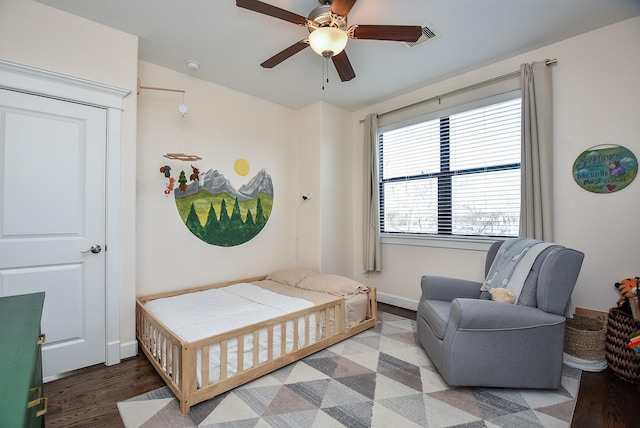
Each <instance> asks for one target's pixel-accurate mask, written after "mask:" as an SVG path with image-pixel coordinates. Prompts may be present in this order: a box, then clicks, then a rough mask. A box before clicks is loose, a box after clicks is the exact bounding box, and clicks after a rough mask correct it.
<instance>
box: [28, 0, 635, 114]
mask: <svg viewBox="0 0 640 428" xmlns="http://www.w3.org/2000/svg"><path fill="white" fill-rule="evenodd" d="M37 1H39V2H40V3H44V4H47V5H50V6H53V7H55V8H58V9H62V10H65V11H67V12H70V13H72V14H75V15H79V16H82V17H85V18H88V19H90V20H92V21H96V22H98V23H101V24H104V25H107V26H109V27H113V28H116V29H119V30H122V31H125V32H127V33H131V34H134V35H137V36H138V37H139V44H140V46H139V58H140V59H141V60H143V61H147V62H150V63H153V64H157V65H160V66H163V67H166V68H169V69H173V70H176V71H180V72H184V73H187V74H192V75H194V76H196V77H198V78H201V79H204V80H207V81H210V82H213V83H216V84H218V85H222V86H226V87H228V88H231V89H234V90H237V91H240V92H244V93H247V94H250V95H253V96H256V97H259V98H263V99H265V100H269V101H272V102H274V103H278V104H281V105H284V106H288V107H292V108H295V109H299V108H301V107H304V106H307V105H309V104H312V103H314V102H316V101H325V102H328V103H331V104H334V105H336V106H340V107H343V108H345V109H347V110H351V111H353V110H357V109H360V108H363V107H365V106H367V105H370V104H373V103H375V102H379V101H382V100H384V99H386V98H390V97H392V96H394V95H397V94H399V93H403V92H407V91H409V90H412V89H415V88H418V87H421V86H424V85H427V84H430V83H434V82H437V81H439V80H442V79H443V78H446V77H449V76H453V75H456V74H459V73H462V72H465V71H469V70H472V69H474V68H478V67H480V66H483V65H486V64H490V63H493V62H496V61H498V60H501V59H504V58H508V57H511V56H513V55H517V54H519V53H523V52H526V51H530V50H533V49H536V48H539V47H542V46H545V45H548V44H551V43H554V42H557V41H560V40H563V39H566V38H569V37H572V36H575V35H578V34H581V33H584V32H587V31H591V30H594V29H596V28H600V27H603V26H605V25H609V24H612V23H615V22H618V21H621V20H624V19H627V18H631V17H633V16H636V15H640V0H360V1H358V2H357V3H356V4H355V6H354V7H353V9H351V12H350V13H349V16H348V18H349V21H348V23H349V25H353V24H396V25H398V24H400V25H420V26H425V25H426V26H428V27H429V28H431V29H432V30H434V31H435V33H436V34H437V37H435V38H433V39H430V40H428V41H427V42H425V43H423V44H421V45H418V46H416V47H414V48H409V47H408V46H407V45H406V44H405V43H402V42H388V41H374V40H349V43H348V45H347V48H346V51H347V54H348V56H349V59H350V60H351V64H352V66H353V68H354V70H355V72H356V77H355V79H353V80H351V81H349V82H341V81H340V79H339V78H338V76H337V74H336V72H335V69H334V67H333V64H332V63H331V62H329V74H328V77H329V83H328V84H326V83H325V85H324V86H325V89H324V90H323V89H322V86H323V77H322V76H323V67H324V59H323V58H322V57H320V56H319V55H317V54H315V53H314V52H313V51H312V50H311V49H305V50H303V51H302V52H300V53H298V54H296V55H294V56H293V57H291V58H289V59H287V60H286V61H284V62H283V63H281V64H279V65H278V66H276V67H275V68H273V69H263V68H262V67H260V63H261V62H263V61H264V60H266V59H267V58H270V57H271V56H273V55H274V54H276V53H278V52H280V51H281V50H282V49H284V48H286V47H288V46H290V45H292V44H293V43H295V42H297V41H299V40H302V39H304V38H305V37H306V36H307V35H308V32H307V30H306V29H305V28H302V27H299V26H297V25H295V24H292V23H290V22H287V21H283V20H280V19H276V18H273V17H270V16H266V15H262V14H259V13H256V12H252V11H249V10H246V9H241V8H239V7H237V6H236V4H235V1H234V0H180V1H178V0H109V1H104V0H37ZM265 2H266V3H269V4H271V5H274V6H277V7H280V8H282V9H286V10H289V11H291V12H294V13H296V14H298V15H303V16H307V15H308V14H309V12H310V11H311V10H312V9H314V8H315V7H317V6H318V5H319V4H318V0H266V1H265ZM187 60H196V61H198V62H199V63H200V64H201V67H200V69H199V70H197V71H191V70H189V69H188V68H187V67H186V62H187ZM559 61H562V58H559ZM143 84H148V85H154V86H160V85H162V84H163V83H162V82H143Z"/></svg>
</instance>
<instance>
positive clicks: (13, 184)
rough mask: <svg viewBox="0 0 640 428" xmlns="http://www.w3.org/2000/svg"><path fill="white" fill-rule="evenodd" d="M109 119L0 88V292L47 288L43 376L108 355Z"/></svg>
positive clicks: (84, 107)
mask: <svg viewBox="0 0 640 428" xmlns="http://www.w3.org/2000/svg"><path fill="white" fill-rule="evenodd" d="M106 122H107V121H106V111H105V110H104V109H102V108H97V107H91V106H87V105H82V104H77V103H73V102H67V101H61V100H58V99H53V98H46V97H41V96H35V95H30V94H25V93H20V92H15V91H8V90H2V89H0V166H1V167H2V170H1V171H0V296H9V295H16V294H25V293H31V292H36V291H44V292H45V303H44V311H43V315H42V332H43V333H44V334H46V342H45V344H44V345H43V348H42V349H43V350H42V354H43V376H44V377H45V378H46V377H49V376H53V375H56V374H60V373H64V372H68V371H71V370H75V369H78V368H81V367H86V366H89V365H93V364H97V363H102V362H104V361H105V348H106V339H105V329H106V327H105V323H106V318H105V284H106V281H105V250H106V248H105V236H106V233H105V232H106V231H105V165H106V129H107V123H106ZM92 248H93V252H92V251H91V249H92ZM0 328H1V327H0Z"/></svg>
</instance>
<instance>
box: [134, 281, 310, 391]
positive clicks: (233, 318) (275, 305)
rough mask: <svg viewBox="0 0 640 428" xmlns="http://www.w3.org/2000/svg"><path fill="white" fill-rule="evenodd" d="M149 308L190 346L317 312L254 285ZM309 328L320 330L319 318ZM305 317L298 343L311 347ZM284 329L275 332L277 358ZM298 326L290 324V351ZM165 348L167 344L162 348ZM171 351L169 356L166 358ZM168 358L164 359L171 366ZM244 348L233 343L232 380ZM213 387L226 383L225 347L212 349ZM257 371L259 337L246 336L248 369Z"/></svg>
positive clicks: (264, 343)
mask: <svg viewBox="0 0 640 428" xmlns="http://www.w3.org/2000/svg"><path fill="white" fill-rule="evenodd" d="M145 306H146V308H147V309H148V310H149V311H150V312H151V313H153V314H154V315H155V317H156V318H157V319H158V320H160V321H161V322H162V323H163V324H165V325H166V326H167V327H168V328H169V329H171V331H173V332H174V333H175V334H177V335H178V336H179V337H180V338H181V339H183V340H184V341H187V342H194V341H197V340H200V339H205V338H208V337H211V336H215V335H218V334H221V333H225V332H228V331H231V330H234V329H236V328H241V327H244V326H247V325H251V324H254V323H257V322H262V321H266V320H269V319H272V318H276V317H279V316H282V315H285V314H288V313H293V312H296V311H299V310H303V309H307V308H310V307H313V306H314V304H313V303H312V302H309V301H307V300H304V299H300V298H295V297H290V296H284V295H281V294H278V293H274V292H272V291H269V290H265V289H264V288H260V287H256V286H254V285H252V284H248V283H240V284H234V285H230V286H227V287H223V288H214V289H210V290H206V291H200V292H195V293H187V294H181V295H178V296H173V297H167V298H162V299H156V300H152V301H150V302H148V303H147V304H146V305H145ZM309 324H310V325H311V326H315V316H314V315H313V314H312V315H311V316H310V317H309ZM305 330H306V327H305V318H304V317H300V318H299V320H298V343H299V344H300V345H303V344H305V343H304V342H305ZM309 330H310V334H309V340H310V343H314V342H315V328H313V327H312V328H310V329H309ZM280 336H281V334H280V329H279V328H274V329H273V357H274V358H275V357H278V356H279V355H280V350H281V337H280ZM293 337H294V336H293V322H292V321H289V322H287V332H286V350H287V352H290V351H291V350H292V349H293ZM162 345H163V346H162V348H163V349H164V347H165V345H164V344H162ZM259 348H260V354H259V359H258V361H259V362H261V363H262V362H265V361H267V357H268V355H267V352H268V340H267V329H266V328H264V329H262V330H260V334H259ZM165 352H166V350H165V351H163V354H165ZM166 357H167V355H166V354H165V355H163V361H166ZM237 357H238V348H237V341H236V339H231V340H229V341H228V342H227V375H228V376H231V375H233V374H236V373H237V370H238V358H237ZM209 361H210V364H209V383H214V382H217V381H218V380H220V346H219V345H215V346H210V347H209ZM201 366H202V358H201V355H198V359H197V380H198V387H200V386H201V385H202V375H201V373H202V368H201ZM252 366H253V335H251V334H249V335H245V340H244V354H243V368H244V369H245V370H246V369H247V368H250V367H252Z"/></svg>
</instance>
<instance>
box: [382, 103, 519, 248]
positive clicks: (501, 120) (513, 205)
mask: <svg viewBox="0 0 640 428" xmlns="http://www.w3.org/2000/svg"><path fill="white" fill-rule="evenodd" d="M445 113H446V114H443V113H440V114H438V115H436V117H433V115H431V117H426V118H424V119H422V121H419V122H417V123H416V122H414V123H411V124H408V125H402V126H397V125H396V126H394V125H389V126H387V127H384V128H381V130H380V133H379V145H378V148H379V153H378V154H379V162H380V164H379V168H380V172H379V174H380V175H379V192H380V231H381V232H382V233H384V234H386V235H387V236H389V235H394V236H398V235H402V234H404V235H418V236H451V237H515V236H518V229H519V220H520V98H516V99H509V100H507V101H500V102H495V101H494V102H493V103H491V104H488V105H482V106H480V107H478V106H477V105H476V106H472V107H470V106H465V107H461V108H458V109H456V110H454V111H450V112H445Z"/></svg>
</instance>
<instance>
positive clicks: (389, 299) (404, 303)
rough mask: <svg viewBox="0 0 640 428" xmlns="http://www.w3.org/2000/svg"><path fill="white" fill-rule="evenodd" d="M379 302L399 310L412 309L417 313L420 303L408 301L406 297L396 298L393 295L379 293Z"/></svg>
mask: <svg viewBox="0 0 640 428" xmlns="http://www.w3.org/2000/svg"><path fill="white" fill-rule="evenodd" d="M377 297H378V302H381V303H386V304H387V305H393V306H397V307H399V308H404V309H410V310H412V311H415V310H417V309H418V301H417V300H413V299H407V298H406V297H399V296H394V295H393V294H386V293H380V292H378V293H377Z"/></svg>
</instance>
